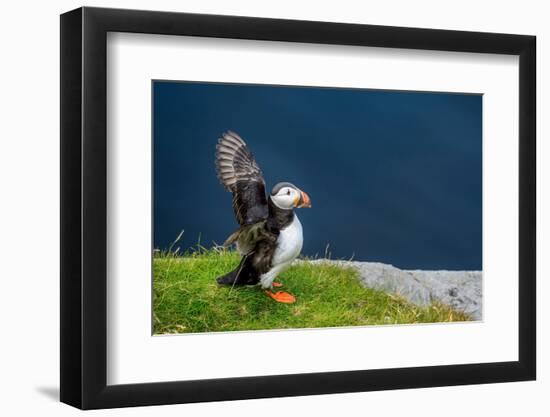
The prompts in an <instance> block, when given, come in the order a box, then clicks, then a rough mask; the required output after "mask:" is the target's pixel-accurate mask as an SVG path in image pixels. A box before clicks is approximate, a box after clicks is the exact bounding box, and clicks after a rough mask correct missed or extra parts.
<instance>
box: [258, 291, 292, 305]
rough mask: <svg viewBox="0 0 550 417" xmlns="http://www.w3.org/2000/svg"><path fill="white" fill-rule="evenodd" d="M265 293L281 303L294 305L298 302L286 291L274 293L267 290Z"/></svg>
mask: <svg viewBox="0 0 550 417" xmlns="http://www.w3.org/2000/svg"><path fill="white" fill-rule="evenodd" d="M265 293H266V294H267V296H268V297H271V298H273V299H274V300H275V301H277V302H279V303H285V304H292V303H295V302H296V297H294V296H293V295H292V294H289V293H287V292H284V291H277V292H275V293H274V292H273V291H271V290H266V292H265Z"/></svg>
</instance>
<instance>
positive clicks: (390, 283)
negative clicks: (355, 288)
mask: <svg viewBox="0 0 550 417" xmlns="http://www.w3.org/2000/svg"><path fill="white" fill-rule="evenodd" d="M309 262H313V263H317V262H329V263H333V264H337V265H341V266H347V267H352V268H355V269H356V270H357V271H358V272H359V277H360V279H361V283H362V284H363V285H364V286H365V287H368V288H373V289H377V290H383V291H386V292H389V293H393V294H397V295H399V296H401V297H403V298H405V299H407V300H408V301H410V302H411V303H413V304H416V305H419V306H427V305H430V304H431V303H433V302H434V301H439V302H441V303H443V304H446V305H448V306H450V307H452V308H453V309H455V310H457V311H463V312H464V313H466V314H468V315H469V316H470V317H472V319H473V320H481V319H482V273H481V271H423V270H415V271H407V270H402V269H398V268H396V267H394V266H392V265H387V264H382V263H378V262H358V261H340V260H338V261H336V260H329V259H315V260H312V261H309Z"/></svg>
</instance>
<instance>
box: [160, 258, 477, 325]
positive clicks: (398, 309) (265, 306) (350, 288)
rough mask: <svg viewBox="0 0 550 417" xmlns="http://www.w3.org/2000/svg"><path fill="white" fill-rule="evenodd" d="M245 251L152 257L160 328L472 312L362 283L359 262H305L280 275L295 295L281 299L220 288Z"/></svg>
mask: <svg viewBox="0 0 550 417" xmlns="http://www.w3.org/2000/svg"><path fill="white" fill-rule="evenodd" d="M239 259H240V258H239V255H238V254H237V253H235V252H232V251H226V250H218V249H212V250H204V249H201V250H199V251H197V252H194V253H188V254H185V255H183V256H178V255H176V254H174V253H171V252H168V253H157V254H156V255H155V257H154V258H153V270H154V280H153V290H154V291H153V294H154V295H153V323H154V324H153V327H154V333H155V334H165V333H197V332H224V331H232V330H261V329H291V328H293V329H297V328H313V327H337V326H367V325H379V324H405V323H434V322H450V321H464V320H468V319H469V318H468V317H467V316H466V315H464V314H463V313H459V312H456V311H453V310H452V309H451V308H449V307H447V306H443V305H438V304H434V305H432V306H429V307H426V308H421V307H417V306H414V305H412V304H410V303H408V302H406V301H405V300H403V299H402V298H399V297H397V296H394V295H391V294H387V293H384V292H382V291H376V290H372V289H368V288H364V287H362V286H361V284H360V283H359V281H358V279H357V273H356V271H355V270H353V269H352V268H342V267H339V266H335V265H331V264H318V263H317V264H311V263H308V262H303V263H299V264H298V265H294V266H292V267H291V268H290V269H289V270H287V271H286V272H284V273H283V274H282V275H281V276H280V277H279V278H278V281H279V282H282V283H283V284H284V287H283V288H281V289H282V290H285V291H288V292H290V293H292V294H294V295H295V296H296V298H297V301H296V303H295V304H281V303H277V302H275V301H273V300H272V299H270V298H269V297H267V296H266V295H265V294H264V293H263V292H262V291H261V289H260V287H259V286H256V287H234V288H233V289H231V288H228V287H220V286H218V284H217V283H216V281H215V279H216V278H217V277H218V276H220V275H222V274H225V273H226V272H228V271H231V270H232V269H234V268H235V267H236V266H237V265H238V263H239Z"/></svg>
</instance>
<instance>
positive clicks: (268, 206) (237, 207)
mask: <svg viewBox="0 0 550 417" xmlns="http://www.w3.org/2000/svg"><path fill="white" fill-rule="evenodd" d="M215 165H216V173H217V177H218V179H219V181H220V183H221V184H222V185H223V186H224V188H225V189H226V190H227V191H229V192H231V193H232V195H233V198H232V206H233V212H234V214H235V219H236V220H237V223H238V224H239V228H238V229H237V231H235V232H234V233H232V234H231V235H230V236H229V237H228V238H227V240H226V241H225V242H224V246H225V247H230V246H231V245H233V244H235V245H236V248H237V250H238V252H239V253H240V254H241V256H242V257H241V261H240V262H239V265H238V266H237V267H236V268H235V269H234V270H232V271H231V272H229V273H227V274H225V275H223V276H221V277H219V278H217V282H218V284H220V285H228V286H231V287H232V286H235V285H239V286H243V285H247V286H255V285H257V284H260V285H261V288H262V289H263V291H264V292H265V294H266V295H268V296H269V297H270V298H272V299H273V300H275V301H277V302H280V303H286V304H292V303H294V302H296V297H295V296H294V295H292V294H290V293H288V292H286V291H276V292H274V290H273V288H274V287H276V288H278V287H281V286H282V284H281V283H279V282H276V281H275V278H276V277H277V275H278V274H280V273H282V272H283V271H285V270H286V269H287V268H288V267H289V266H290V264H291V263H292V262H293V261H294V260H295V259H296V258H297V257H298V255H299V254H300V252H301V250H302V245H303V229H302V224H301V223H300V220H299V219H298V216H297V215H296V213H295V212H294V210H295V209H296V208H303V207H308V208H309V207H311V199H310V198H309V195H308V194H307V193H305V192H304V191H302V190H300V189H299V188H298V187H296V186H295V185H294V184H292V183H290V182H279V183H277V184H275V185H274V186H273V188H272V189H271V192H270V193H269V195H266V183H265V180H264V177H263V175H262V171H261V169H260V167H259V165H258V164H257V162H256V160H255V159H254V156H253V154H252V152H251V151H250V149H249V148H248V146H247V145H246V142H245V141H244V140H243V139H242V138H241V137H240V136H239V135H238V134H237V133H235V132H233V131H231V130H229V131H227V132H224V133H223V134H222V135H221V137H220V138H219V139H218V143H217V144H216V153H215Z"/></svg>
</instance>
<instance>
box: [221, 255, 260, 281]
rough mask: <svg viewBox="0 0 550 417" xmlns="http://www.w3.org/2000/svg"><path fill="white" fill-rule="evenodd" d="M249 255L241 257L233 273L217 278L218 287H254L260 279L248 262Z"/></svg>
mask: <svg viewBox="0 0 550 417" xmlns="http://www.w3.org/2000/svg"><path fill="white" fill-rule="evenodd" d="M249 258H250V255H245V256H243V257H242V259H241V262H240V263H239V265H238V266H237V268H235V269H234V270H233V271H231V272H228V273H227V274H225V275H222V276H221V277H219V278H217V279H216V281H217V283H218V284H220V285H231V286H233V285H256V284H257V283H258V282H260V277H259V276H258V274H257V273H256V271H255V269H254V268H253V267H252V264H251V262H250V260H249Z"/></svg>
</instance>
